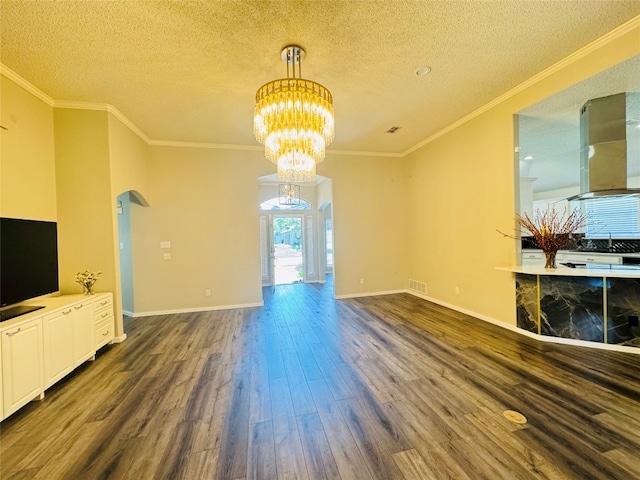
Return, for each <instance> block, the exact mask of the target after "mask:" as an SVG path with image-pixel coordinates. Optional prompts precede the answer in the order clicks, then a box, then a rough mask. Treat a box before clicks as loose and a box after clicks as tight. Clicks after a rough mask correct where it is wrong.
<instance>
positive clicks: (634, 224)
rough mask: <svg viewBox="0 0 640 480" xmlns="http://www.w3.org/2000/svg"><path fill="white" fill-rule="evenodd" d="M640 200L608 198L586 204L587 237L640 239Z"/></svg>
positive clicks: (631, 197) (630, 197)
mask: <svg viewBox="0 0 640 480" xmlns="http://www.w3.org/2000/svg"><path fill="white" fill-rule="evenodd" d="M639 205H640V199H638V197H635V196H628V197H606V198H599V199H592V200H588V201H586V202H585V213H586V215H587V227H586V231H585V233H586V236H587V237H589V238H609V236H611V237H613V238H640V224H639V221H638V210H639V208H638V207H639Z"/></svg>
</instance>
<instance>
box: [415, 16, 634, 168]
mask: <svg viewBox="0 0 640 480" xmlns="http://www.w3.org/2000/svg"><path fill="white" fill-rule="evenodd" d="M638 27H640V15H638V16H637V17H635V18H632V19H631V20H629V21H628V22H625V23H623V24H622V25H620V26H619V27H618V28H616V29H614V30H611V31H610V32H609V33H606V34H604V35H603V36H602V37H600V38H598V39H596V40H594V41H593V42H591V43H589V44H587V45H585V46H584V47H582V48H581V49H580V50H577V51H575V52H573V53H572V54H571V55H569V56H567V57H565V58H563V59H562V60H560V61H559V62H557V63H555V64H553V65H551V66H550V67H549V68H546V69H544V70H543V71H541V72H540V73H538V74H536V75H534V76H533V77H531V78H529V79H528V80H526V81H524V82H522V83H521V84H520V85H517V86H515V87H514V88H512V89H511V90H509V91H507V92H505V93H503V94H502V95H500V96H499V97H496V98H495V99H493V100H492V101H490V102H489V103H487V104H485V105H483V106H482V107H480V108H478V109H477V110H474V111H473V112H471V113H470V114H468V115H466V116H464V117H462V118H461V119H460V120H457V121H456V122H454V123H452V124H451V125H449V126H447V127H445V128H443V129H442V130H440V131H438V132H436V133H434V134H433V135H431V136H429V137H427V138H425V139H424V140H422V141H421V142H419V143H417V144H415V145H414V146H413V147H411V148H409V149H408V150H405V151H404V152H402V156H403V157H404V156H406V155H409V154H410V153H412V152H415V151H416V150H418V149H419V148H421V147H424V146H425V145H427V144H429V143H431V142H433V141H434V140H436V139H438V138H440V137H442V136H443V135H445V134H447V133H449V132H451V131H452V130H455V129H456V128H458V127H459V126H461V125H463V124H465V123H467V122H468V121H470V120H473V119H474V118H476V117H478V116H480V115H482V114H483V113H485V112H486V111H488V110H490V109H492V108H493V107H495V106H497V105H499V104H501V103H502V102H504V101H506V100H508V99H510V98H511V97H513V96H515V95H517V94H518V93H520V92H522V91H524V90H526V89H527V88H529V87H531V86H533V85H535V84H537V83H539V82H541V81H542V80H544V79H545V78H547V77H550V76H551V75H553V74H554V73H556V72H558V71H559V70H562V69H563V68H565V67H567V66H569V65H571V64H573V63H575V62H577V61H578V60H580V59H582V58H584V57H586V56H587V55H589V54H590V53H592V52H594V51H595V50H598V49H599V48H601V47H604V46H605V45H607V44H609V43H611V42H613V41H614V40H617V39H618V38H620V37H622V36H624V35H626V34H627V33H629V32H631V31H633V30H634V29H636V28H638Z"/></svg>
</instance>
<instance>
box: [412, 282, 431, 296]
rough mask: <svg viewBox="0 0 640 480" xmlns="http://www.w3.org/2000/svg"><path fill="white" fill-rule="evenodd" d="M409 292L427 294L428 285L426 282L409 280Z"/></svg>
mask: <svg viewBox="0 0 640 480" xmlns="http://www.w3.org/2000/svg"><path fill="white" fill-rule="evenodd" d="M409 290H413V291H414V292H419V293H424V294H425V295H426V294H427V284H426V283H424V282H418V281H417V280H409Z"/></svg>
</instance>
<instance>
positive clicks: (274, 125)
mask: <svg viewBox="0 0 640 480" xmlns="http://www.w3.org/2000/svg"><path fill="white" fill-rule="evenodd" d="M304 56H305V51H304V50H303V49H302V48H301V47H299V46H297V45H289V46H288V47H285V48H284V50H282V53H281V57H282V60H283V61H284V62H285V63H286V64H287V78H284V79H279V80H273V81H271V82H269V83H266V84H265V85H263V86H262V87H260V88H259V89H258V92H257V93H256V106H255V114H254V118H253V134H254V135H255V137H256V140H258V142H260V143H262V144H263V145H264V147H265V148H264V155H265V157H266V158H267V160H270V161H271V162H273V163H275V164H276V165H277V168H278V177H279V178H280V179H282V180H283V181H285V182H287V183H300V182H310V181H313V180H314V179H315V175H316V164H318V163H320V162H322V161H323V160H324V156H325V147H326V146H327V145H329V144H330V143H331V142H332V141H333V137H334V121H333V97H332V96H331V93H330V92H329V90H327V89H326V88H325V87H323V86H322V85H320V84H318V83H316V82H312V81H311V80H305V79H303V78H302V74H301V68H300V67H301V64H302V60H303V58H304Z"/></svg>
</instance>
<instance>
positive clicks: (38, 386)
mask: <svg viewBox="0 0 640 480" xmlns="http://www.w3.org/2000/svg"><path fill="white" fill-rule="evenodd" d="M43 392H44V362H43V335H42V317H38V318H36V319H34V320H31V321H28V322H25V323H22V324H20V325H19V326H15V327H13V328H10V329H7V330H4V331H3V332H2V393H3V404H4V405H3V406H4V408H3V416H4V417H6V416H8V415H11V414H12V413H13V412H15V411H16V410H18V409H19V408H20V407H22V406H23V405H26V404H27V403H28V402H30V401H31V400H33V399H34V398H36V397H37V396H39V395H42V393H43Z"/></svg>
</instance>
